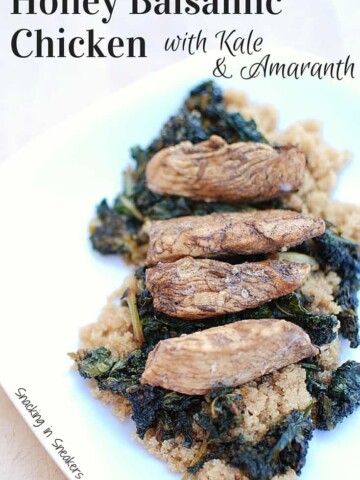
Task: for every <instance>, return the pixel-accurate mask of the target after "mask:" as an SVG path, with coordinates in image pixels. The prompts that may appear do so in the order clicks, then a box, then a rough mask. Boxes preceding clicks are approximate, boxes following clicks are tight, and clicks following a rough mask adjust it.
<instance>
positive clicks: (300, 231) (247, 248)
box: [146, 210, 325, 265]
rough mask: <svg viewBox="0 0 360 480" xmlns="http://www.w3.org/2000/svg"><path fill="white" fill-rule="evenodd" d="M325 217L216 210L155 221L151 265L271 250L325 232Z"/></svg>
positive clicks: (293, 213)
mask: <svg viewBox="0 0 360 480" xmlns="http://www.w3.org/2000/svg"><path fill="white" fill-rule="evenodd" d="M324 231H325V222H324V220H322V219H321V218H316V217H311V216H310V215H302V214H301V213H297V212H292V211H290V210H262V211H256V212H243V213H213V214H212V215H205V216H203V217H198V216H192V217H181V218H173V219H171V220H161V221H158V222H153V223H152V226H151V231H150V241H149V248H148V253H147V259H146V263H147V265H156V264H157V263H159V262H173V261H174V260H178V259H179V258H182V257H186V256H191V257H195V258H212V257H219V256H221V255H222V256H223V255H234V254H255V253H269V252H276V251H280V250H282V249H283V248H284V247H285V248H288V247H293V246H295V245H299V244H300V243H302V242H303V241H304V240H307V239H309V238H312V237H317V236H319V235H322V234H323V233H324Z"/></svg>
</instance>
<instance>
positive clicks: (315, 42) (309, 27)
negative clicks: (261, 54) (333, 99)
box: [0, 0, 360, 161]
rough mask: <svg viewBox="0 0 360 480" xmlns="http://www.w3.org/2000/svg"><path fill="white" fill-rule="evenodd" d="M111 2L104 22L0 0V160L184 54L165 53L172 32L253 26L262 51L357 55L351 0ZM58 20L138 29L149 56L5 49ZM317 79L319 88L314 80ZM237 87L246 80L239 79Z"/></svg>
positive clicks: (357, 16) (51, 30)
mask: <svg viewBox="0 0 360 480" xmlns="http://www.w3.org/2000/svg"><path fill="white" fill-rule="evenodd" d="M20 3H22V2H20ZM36 3H38V2H37V0H36ZM117 3H118V5H117V6H116V9H115V13H114V16H113V18H112V20H111V22H110V24H108V25H103V24H102V23H101V17H100V16H95V17H89V16H87V15H79V16H71V15H69V16H63V15H52V16H48V17H44V16H43V15H37V16H28V15H26V16H25V15H22V16H18V15H10V12H11V10H12V0H1V2H0V48H1V55H0V92H1V100H0V124H1V125H0V126H1V128H0V161H1V159H4V158H5V157H6V156H7V155H8V154H10V153H12V152H14V151H16V150H17V149H18V148H19V147H20V146H22V145H23V144H24V143H25V142H27V141H28V140H30V139H31V138H33V137H34V136H36V135H38V134H40V133H41V132H42V131H44V130H45V129H46V128H48V127H49V126H51V125H54V124H56V123H58V122H59V121H61V120H63V119H65V118H68V117H69V116H71V114H73V113H74V112H77V111H78V110H80V109H82V108H83V107H85V106H87V105H90V104H91V103H92V102H93V101H94V100H96V99H98V98H100V97H102V96H104V95H106V94H109V93H112V92H114V91H116V90H117V89H118V88H119V87H121V86H124V85H126V84H128V83H130V82H131V81H133V80H134V79H137V78H140V77H142V76H143V75H144V74H145V73H148V72H150V71H153V70H155V69H157V68H159V67H160V66H164V65H167V64H170V63H173V62H174V61H176V60H178V59H180V58H182V57H184V56H185V54H183V53H180V52H179V53H175V54H174V53H171V54H169V53H166V52H164V49H163V44H164V41H165V39H166V38H167V36H168V35H170V34H173V33H175V34H183V33H185V32H186V31H187V32H189V33H190V32H191V33H196V32H198V31H199V29H203V31H204V33H207V34H208V35H209V36H210V35H211V34H213V33H215V32H217V31H219V30H221V29H224V28H226V29H230V30H231V29H234V28H235V29H237V30H238V32H239V34H240V35H241V34H243V35H246V34H248V33H249V31H250V30H251V29H252V28H254V30H255V33H256V34H257V35H259V36H263V37H264V41H265V47H264V51H266V52H268V51H271V48H270V45H271V44H274V45H276V46H287V47H292V48H296V49H300V50H303V51H305V52H309V53H312V54H316V55H319V56H321V57H324V58H325V59H328V60H332V61H337V60H339V59H340V58H342V57H345V56H346V55H347V54H349V53H350V54H351V55H352V56H353V58H354V59H357V60H358V61H359V60H360V37H359V33H358V32H359V22H360V2H359V1H358V0H332V1H331V0H283V1H282V4H283V13H282V14H281V15H278V16H271V15H252V16H233V15H224V16H216V15H215V16H212V15H210V16H203V15H195V16H186V15H179V16H176V15H171V16H167V15H166V16H154V15H150V14H147V15H143V16H141V15H131V16H129V15H128V12H129V10H130V7H129V5H130V0H118V1H117ZM59 27H64V28H65V30H66V32H67V34H68V35H69V37H71V36H74V35H76V34H80V35H82V34H83V32H84V31H85V30H86V29H88V28H94V29H95V30H96V31H97V32H98V33H99V35H101V34H103V35H107V36H117V35H119V36H124V37H126V36H135V35H142V36H144V37H145V38H146V39H147V46H148V58H147V59H119V60H117V59H78V60H76V59H34V58H30V59H19V58H16V57H15V56H14V55H13V54H12V53H11V49H10V41H11V37H12V35H13V33H14V32H15V31H16V30H18V29H19V28H29V29H35V28H43V30H44V33H45V32H46V33H48V34H49V35H50V34H52V35H55V34H56V33H57V32H58V28H59ZM214 46H215V45H213V47H214ZM317 85H318V88H321V84H320V83H318V84H317ZM239 87H240V88H246V85H245V86H243V85H242V84H240V82H239ZM150 93H151V92H149V94H150Z"/></svg>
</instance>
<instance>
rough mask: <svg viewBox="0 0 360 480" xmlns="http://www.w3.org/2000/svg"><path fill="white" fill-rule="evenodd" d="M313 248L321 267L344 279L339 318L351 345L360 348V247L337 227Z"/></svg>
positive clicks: (322, 237)
mask: <svg viewBox="0 0 360 480" xmlns="http://www.w3.org/2000/svg"><path fill="white" fill-rule="evenodd" d="M312 245H313V247H311V246H310V249H311V250H312V254H313V255H314V256H315V258H316V259H317V261H318V262H319V264H320V266H321V267H322V268H323V269H324V270H325V271H327V270H333V271H335V272H336V273H337V274H338V275H339V276H340V278H341V282H340V285H339V288H338V290H337V292H336V294H335V299H336V300H337V302H338V304H339V305H340V306H341V308H342V311H341V312H340V314H339V315H338V319H339V320H340V326H341V329H340V330H341V333H342V335H343V337H344V338H346V339H348V340H350V346H351V347H352V348H356V347H358V346H359V343H360V337H359V318H358V315H357V308H358V305H359V300H358V291H359V289H360V279H359V275H360V250H359V245H358V244H357V243H354V242H352V241H350V240H348V239H347V238H345V237H343V236H342V235H341V234H340V232H339V231H338V230H337V229H336V227H334V226H331V227H329V228H327V230H326V232H325V233H324V235H322V236H320V237H317V238H314V239H313V241H312Z"/></svg>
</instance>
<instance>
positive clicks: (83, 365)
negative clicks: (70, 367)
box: [71, 347, 148, 395]
mask: <svg viewBox="0 0 360 480" xmlns="http://www.w3.org/2000/svg"><path fill="white" fill-rule="evenodd" d="M147 354H148V349H147V348H146V347H145V348H141V349H138V350H134V351H133V352H131V353H130V354H129V355H127V356H125V357H122V358H119V359H113V358H112V357H111V352H110V350H108V349H107V348H104V347H100V348H95V349H93V350H88V351H83V350H80V351H79V352H78V353H77V354H71V358H72V359H73V360H75V361H76V364H77V367H78V371H79V373H80V375H81V376H82V377H83V378H95V379H96V381H97V383H98V386H99V388H100V389H101V390H110V391H111V392H113V393H119V394H120V395H126V393H127V391H128V390H129V389H130V390H131V389H132V388H133V387H137V386H138V383H139V378H140V377H141V375H142V372H143V371H144V369H145V363H146V359H147Z"/></svg>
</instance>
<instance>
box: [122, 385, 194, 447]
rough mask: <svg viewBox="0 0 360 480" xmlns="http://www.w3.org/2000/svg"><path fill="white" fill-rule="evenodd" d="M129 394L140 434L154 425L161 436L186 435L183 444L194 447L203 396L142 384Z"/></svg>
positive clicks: (141, 435)
mask: <svg viewBox="0 0 360 480" xmlns="http://www.w3.org/2000/svg"><path fill="white" fill-rule="evenodd" d="M126 398H127V399H128V400H130V402H131V408H132V415H131V418H132V419H133V420H134V422H135V423H136V433H137V434H138V435H139V437H140V438H144V435H145V433H146V432H147V431H148V430H149V429H150V428H155V429H156V436H157V437H158V438H159V439H160V440H167V439H170V438H175V437H176V436H177V435H182V436H183V438H184V440H183V445H184V446H185V447H191V445H192V444H193V441H194V440H193V439H194V432H193V417H194V415H195V414H196V413H197V412H199V411H200V409H201V405H202V401H203V397H201V396H195V395H183V394H180V393H176V392H171V391H168V390H164V389H163V388H160V387H152V386H150V385H141V386H139V387H137V388H134V389H133V390H132V391H128V392H127V394H126Z"/></svg>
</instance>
